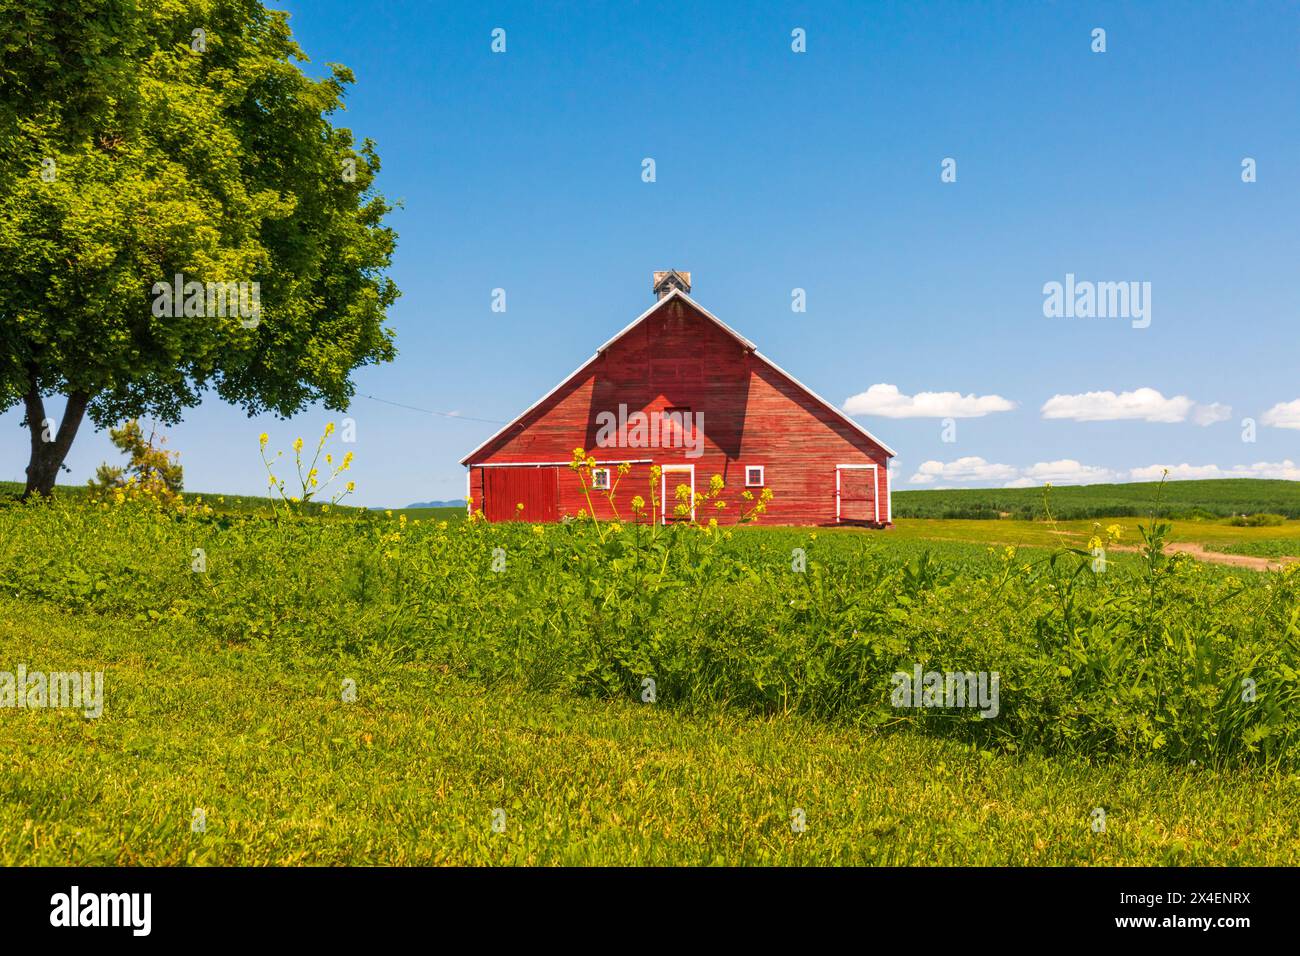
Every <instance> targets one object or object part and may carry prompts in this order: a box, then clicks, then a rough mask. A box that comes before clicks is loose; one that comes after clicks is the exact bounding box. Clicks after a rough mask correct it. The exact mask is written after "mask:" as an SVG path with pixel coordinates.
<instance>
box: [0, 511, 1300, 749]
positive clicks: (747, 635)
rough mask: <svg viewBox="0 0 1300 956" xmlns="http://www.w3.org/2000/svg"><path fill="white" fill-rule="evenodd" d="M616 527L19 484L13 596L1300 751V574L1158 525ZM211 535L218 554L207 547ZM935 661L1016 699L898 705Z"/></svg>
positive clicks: (827, 697) (563, 688)
mask: <svg viewBox="0 0 1300 956" xmlns="http://www.w3.org/2000/svg"><path fill="white" fill-rule="evenodd" d="M603 530H604V532H605V534H604V538H605V540H603V541H602V540H601V535H600V534H599V533H598V529H597V528H595V527H594V526H593V525H592V523H591V522H582V521H575V522H571V523H569V524H567V525H558V526H547V527H542V526H530V525H528V524H527V523H522V522H521V523H509V524H496V525H493V524H487V523H484V522H481V521H473V522H464V521H462V522H458V523H455V524H452V523H447V522H441V521H438V522H418V523H417V522H416V521H412V520H408V519H406V518H405V517H404V516H402V515H401V514H397V515H396V516H394V517H391V518H390V517H386V516H385V515H383V514H375V513H368V512H357V511H346V512H345V511H341V510H338V511H334V510H332V511H330V512H329V513H328V514H323V515H320V516H318V517H315V518H304V517H299V516H297V515H290V516H285V515H283V514H282V515H281V516H279V517H278V518H266V517H261V516H256V515H239V514H215V513H214V514H207V513H204V512H203V511H202V510H200V509H191V510H188V511H187V512H185V513H183V514H176V513H168V512H160V511H157V510H155V509H150V508H147V507H144V506H141V505H134V504H131V503H129V502H128V503H126V504H124V505H122V506H119V507H95V506H93V505H88V504H84V503H79V502H77V501H73V500H69V501H66V502H62V503H57V504H55V505H53V506H49V507H39V506H30V505H29V506H24V505H18V504H14V505H10V506H8V507H4V508H0V594H3V595H7V596H9V597H11V598H14V599H21V600H27V601H44V602H52V603H55V604H58V605H61V606H63V607H66V608H69V609H73V610H77V611H87V612H95V613H102V614H107V615H115V616H116V615H126V616H128V617H131V618H133V619H135V620H136V621H137V622H138V623H139V624H140V625H142V626H148V625H154V626H158V627H162V628H170V627H173V626H178V625H180V624H187V625H194V626H197V627H199V628H200V629H202V630H203V631H204V632H205V633H209V634H212V635H213V636H214V637H216V638H218V639H220V640H223V641H227V642H231V643H235V644H243V645H248V646H261V645H266V646H268V647H272V648H282V649H283V650H284V651H285V652H286V653H291V654H299V653H309V654H324V655H345V656H346V655H360V654H366V655H379V656H381V657H382V658H383V659H385V660H390V661H393V662H411V663H425V664H428V663H432V664H436V665H440V666H445V667H446V668H448V669H449V671H450V672H452V673H454V674H456V675H459V676H461V677H464V678H467V679H471V680H475V681H480V682H484V683H487V684H489V685H495V684H509V685H512V686H521V687H526V688H529V689H532V690H537V691H547V692H561V693H565V694H573V695H580V696H594V697H601V698H612V699H628V700H636V699H638V697H639V695H640V693H641V690H642V686H643V685H642V682H643V681H644V680H645V679H646V678H651V679H653V680H654V681H655V682H656V684H657V688H658V690H657V694H658V700H659V702H660V704H661V705H662V706H665V707H669V708H674V709H678V708H680V709H682V710H685V711H701V712H705V711H713V710H715V709H716V708H718V707H720V706H728V707H734V708H740V709H742V710H744V711H748V712H750V713H754V714H761V715H771V714H777V713H798V714H802V715H805V716H808V717H812V718H817V719H827V720H832V721H835V722H837V723H846V724H851V725H853V726H856V727H859V728H863V729H866V728H876V729H880V730H884V729H889V728H897V727H906V726H910V727H914V728H918V729H922V730H924V731H925V732H927V733H932V734H938V735H942V736H944V737H949V738H952V739H955V740H958V741H961V742H963V743H968V744H971V745H975V746H979V747H985V748H992V749H995V750H1008V751H1010V750H1019V751H1023V750H1032V751H1041V752H1046V753H1053V754H1062V753H1070V754H1076V755H1078V756H1079V757H1081V758H1085V759H1098V758H1102V757H1116V756H1123V755H1128V756H1135V757H1155V758H1159V759H1163V760H1168V761H1172V762H1174V763H1186V762H1188V761H1190V760H1197V761H1198V762H1200V763H1201V764H1214V765H1224V766H1229V765H1239V764H1241V765H1265V766H1267V765H1285V766H1292V765H1294V764H1295V763H1296V762H1297V757H1300V674H1297V672H1296V669H1295V662H1296V661H1297V660H1300V574H1296V573H1292V572H1291V571H1290V570H1289V571H1288V572H1283V573H1274V574H1267V575H1256V574H1253V573H1249V572H1242V573H1233V572H1231V571H1228V570H1225V569H1218V568H1211V567H1208V566H1205V565H1202V564H1199V563H1197V562H1195V561H1193V560H1191V559H1189V558H1186V557H1185V556H1173V557H1169V556H1166V555H1165V554H1164V553H1163V541H1164V539H1165V537H1166V536H1167V534H1168V527H1167V524H1166V523H1164V522H1156V523H1155V524H1153V525H1148V526H1145V527H1144V531H1143V533H1144V551H1143V552H1142V553H1140V554H1137V555H1132V556H1128V555H1120V554H1116V555H1112V556H1111V559H1110V560H1109V562H1108V565H1107V570H1106V571H1105V573H1094V572H1093V571H1092V570H1091V567H1090V562H1091V560H1092V555H1091V553H1090V552H1089V551H1088V550H1086V549H1084V548H1081V547H1063V548H1058V549H1055V550H1052V551H1047V550H1038V551H1020V552H1017V551H1015V549H1005V550H1001V551H998V552H995V553H991V554H990V553H988V552H989V551H991V550H992V549H987V550H986V549H984V548H979V547H972V546H969V545H961V544H934V543H929V542H921V541H907V540H904V539H901V538H898V537H896V536H893V535H890V534H861V533H860V534H856V535H849V534H840V535H831V534H820V535H819V534H817V533H815V532H809V531H806V530H799V529H767V528H751V527H746V528H738V529H735V530H731V531H723V530H710V529H707V528H698V527H683V526H675V527H669V528H667V529H663V530H662V531H661V532H660V533H659V534H658V535H657V536H652V535H651V533H650V530H649V529H647V528H646V527H645V526H643V525H639V524H629V525H625V526H623V527H622V529H621V530H617V531H615V530H613V529H612V528H610V527H608V526H607V527H605V528H604V529H603ZM796 547H797V548H802V549H803V550H804V553H805V556H806V571H804V572H798V571H795V570H793V566H794V565H793V562H792V549H793V548H796ZM195 548H202V549H203V550H204V551H205V553H206V556H207V570H206V572H205V573H195V572H193V571H192V570H191V563H190V561H191V558H190V556H191V553H192V550H193V549H195ZM496 549H502V550H501V551H500V552H498V551H496ZM498 557H500V558H502V559H504V564H503V565H501V570H500V571H499V572H496V571H494V570H493V567H494V566H496V565H498V564H499V562H497V560H496V559H497V558H498ZM914 664H921V665H923V666H924V667H925V668H926V669H931V668H932V669H935V670H941V671H997V672H999V674H1000V675H1001V713H1000V715H999V716H998V717H997V718H996V719H994V720H985V719H983V718H981V717H980V716H979V715H978V714H977V713H975V712H971V711H961V712H951V711H900V710H896V709H894V708H893V707H891V705H890V701H889V689H890V678H891V675H892V674H893V673H895V672H897V671H905V672H910V671H911V670H912V668H913V665H914ZM1247 679H1249V680H1250V681H1253V682H1254V685H1255V686H1256V687H1257V688H1258V694H1257V699H1255V700H1253V701H1247V700H1245V699H1244V696H1243V693H1242V691H1243V687H1244V683H1243V682H1244V681H1246V680H1247Z"/></svg>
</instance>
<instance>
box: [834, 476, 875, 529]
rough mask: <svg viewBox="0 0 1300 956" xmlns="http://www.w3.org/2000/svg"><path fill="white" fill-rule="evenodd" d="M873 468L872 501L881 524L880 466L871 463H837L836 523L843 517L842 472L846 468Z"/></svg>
mask: <svg viewBox="0 0 1300 956" xmlns="http://www.w3.org/2000/svg"><path fill="white" fill-rule="evenodd" d="M868 468H870V469H871V482H872V484H871V489H872V490H871V503H872V505H874V506H875V509H876V524H880V466H879V465H875V464H870V465H836V466H835V523H836V524H839V523H840V522H841V521H842V520H843V519H842V518H841V517H840V472H841V471H845V470H849V469H851V470H853V471H865V470H866V469H868Z"/></svg>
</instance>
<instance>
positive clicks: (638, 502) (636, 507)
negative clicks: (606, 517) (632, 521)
mask: <svg viewBox="0 0 1300 956" xmlns="http://www.w3.org/2000/svg"><path fill="white" fill-rule="evenodd" d="M644 509H645V499H644V498H642V497H641V496H640V495H636V496H635V497H633V499H632V510H633V511H642V510H644Z"/></svg>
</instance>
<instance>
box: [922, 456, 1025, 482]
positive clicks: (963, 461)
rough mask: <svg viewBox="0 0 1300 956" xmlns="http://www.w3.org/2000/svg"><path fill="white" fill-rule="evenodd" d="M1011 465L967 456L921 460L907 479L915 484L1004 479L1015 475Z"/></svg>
mask: <svg viewBox="0 0 1300 956" xmlns="http://www.w3.org/2000/svg"><path fill="white" fill-rule="evenodd" d="M1016 473H1017V472H1016V469H1015V467H1014V466H1012V465H999V464H995V463H993V462H989V461H985V460H984V459H983V458H979V457H976V456H969V457H966V458H958V459H957V460H956V461H949V462H942V461H923V462H921V467H920V468H919V469H918V470H917V472H916V474H914V475H913V476H912V477H911V478H910V479H909V481H911V482H912V484H916V485H930V484H934V482H936V481H1005V480H1007V479H1008V478H1014V477H1015V476H1016Z"/></svg>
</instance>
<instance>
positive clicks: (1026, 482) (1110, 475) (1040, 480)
mask: <svg viewBox="0 0 1300 956" xmlns="http://www.w3.org/2000/svg"><path fill="white" fill-rule="evenodd" d="M1118 477H1119V476H1118V475H1116V474H1115V473H1114V472H1113V471H1111V470H1110V469H1109V468H1102V467H1100V466H1098V465H1084V464H1081V463H1079V462H1077V461H1075V460H1074V459H1073V458H1062V459H1060V460H1059V461H1040V462H1038V463H1037V464H1036V465H1030V466H1029V467H1028V468H1026V469H1024V471H1022V472H1021V473H1020V477H1019V478H1017V479H1016V480H1015V481H1014V482H1008V483H1007V487H1008V488H1031V487H1034V486H1036V485H1042V484H1046V483H1048V482H1051V483H1052V484H1054V485H1091V484H1097V483H1099V482H1104V481H1114V480H1115V479H1116V478H1118Z"/></svg>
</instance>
